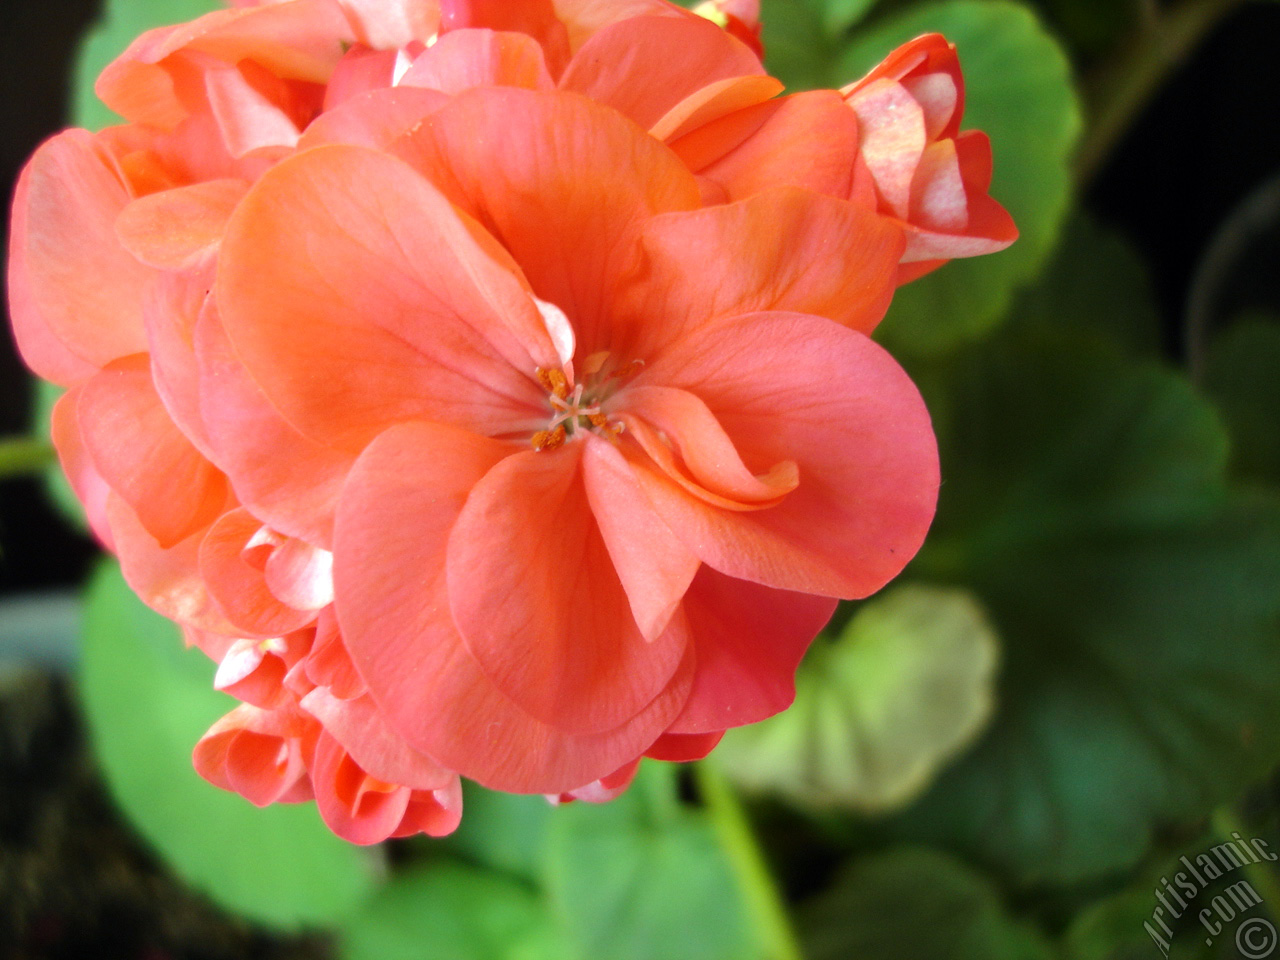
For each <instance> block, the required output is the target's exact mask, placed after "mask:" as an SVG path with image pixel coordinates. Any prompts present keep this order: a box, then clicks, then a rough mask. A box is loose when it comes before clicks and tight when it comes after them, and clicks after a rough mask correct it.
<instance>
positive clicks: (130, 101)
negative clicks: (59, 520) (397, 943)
mask: <svg viewBox="0 0 1280 960" xmlns="http://www.w3.org/2000/svg"><path fill="white" fill-rule="evenodd" d="M713 6H714V10H712V11H711V12H713V13H717V14H722V15H723V16H721V17H720V18H719V20H721V21H723V25H724V26H725V27H730V26H732V22H731V20H730V19H729V18H736V20H737V21H738V22H739V23H740V24H741V25H742V26H743V29H745V30H746V31H747V34H748V35H747V36H746V39H747V40H750V31H751V30H754V28H755V26H756V25H757V21H756V20H755V12H754V8H753V7H752V5H751V4H746V3H723V4H721V3H717V4H714V5H713ZM717 22H719V21H717ZM717 22H713V20H710V19H707V18H705V17H701V16H696V15H694V14H692V13H690V12H689V11H686V10H682V9H680V8H678V7H675V6H673V5H671V4H667V3H665V2H662V0H555V2H554V3H553V2H552V0H526V2H520V3H512V2H497V0H470V2H462V0H443V2H436V0H341V2H340V0H283V2H278V3H241V4H239V5H238V6H237V7H236V8H235V9H229V10H223V11H218V12H216V13H213V14H210V15H208V16H206V17H203V18H201V19H200V20H197V21H195V22H193V23H191V24H186V25H181V26H178V27H173V28H166V29H163V30H160V31H153V32H151V33H149V34H146V35H144V36H143V37H142V38H139V40H138V41H137V42H136V43H135V44H133V45H132V46H131V47H130V48H129V50H128V51H127V52H126V53H125V54H124V55H123V56H122V57H121V58H120V59H119V60H118V61H116V63H114V64H113V65H112V66H111V67H109V68H108V69H107V71H106V72H104V74H103V76H102V78H101V80H100V82H99V90H100V92H101V94H102V96H103V98H104V99H105V100H106V101H107V102H108V103H109V104H110V105H111V106H112V107H113V108H115V109H116V110H117V111H119V112H121V113H122V114H123V115H124V116H125V117H126V119H127V120H128V121H129V122H128V123H127V124H125V125H123V126H120V127H114V128H110V129H108V130H106V131H103V132H102V133H99V134H96V135H95V134H89V133H87V132H85V131H76V130H73V131H67V132H65V133H63V134H61V135H59V136H58V137H55V138H54V139H53V140H51V141H50V142H49V143H47V144H45V145H44V146H43V147H42V148H41V149H40V150H39V151H38V152H37V154H36V155H35V156H34V157H33V158H32V160H31V162H30V163H29V164H28V166H27V168H26V170H25V171H24V173H23V176H22V179H21V181H20V183H19V186H18V190H17V193H16V196H15V200H14V216H13V231H12V235H11V239H10V260H9V262H10V268H9V269H10V300H11V303H10V306H11V313H12V315H13V322H14V329H15V334H16V336H17V339H18V342H19V345H20V348H21V350H22V352H23V355H24V357H25V358H26V360H27V362H28V363H29V364H30V366H31V367H32V368H33V369H34V370H36V371H37V372H38V373H39V374H41V375H42V376H45V377H47V378H48V379H51V380H53V381H55V382H57V383H59V384H62V385H63V386H66V387H68V388H69V389H68V391H67V393H66V394H65V396H64V397H63V398H62V399H61V401H60V402H59V403H58V405H57V407H56V409H55V411H54V418H53V437H54V441H55V444H56V445H57V447H58V450H59V454H60V456H61V458H62V462H63V465H64V468H65V469H66V471H67V474H68V476H69V478H70V480H71V482H72V485H73V488H74V489H75V490H76V492H77V494H78V495H79V496H80V498H81V500H82V501H83V502H84V503H85V506H86V509H87V512H88V515H89V518H90V522H91V524H92V526H93V529H94V531H95V532H96V533H97V535H98V537H99V538H100V539H101V540H102V542H103V543H104V544H105V545H107V546H108V547H109V548H110V549H112V550H113V551H114V552H115V553H116V554H117V555H118V556H119V558H120V561H121V565H122V569H123V570H124V573H125V577H126V579H127V580H128V581H129V583H130V585H131V586H132V587H133V588H134V589H135V590H136V591H137V592H138V594H139V596H141V597H142V598H143V599H144V600H145V601H146V602H147V603H148V604H149V605H150V606H152V607H153V608H154V609H156V610H158V611H160V612H161V613H163V614H165V615H166V616H168V617H170V618H172V619H173V620H175V621H176V622H178V623H179V624H181V625H182V627H183V629H184V632H185V635H186V636H187V638H188V641H189V642H190V643H192V644H194V645H196V646H198V647H199V648H200V649H201V650H203V651H204V652H205V653H206V654H207V655H208V656H209V657H210V658H211V659H212V660H214V661H215V662H216V663H217V668H216V671H215V674H214V680H213V683H214V685H215V686H216V687H217V688H218V689H220V690H223V691H224V692H226V693H228V694H230V695H232V696H234V697H235V698H237V699H238V700H240V701H241V702H242V704H243V705H242V706H240V707H238V708H237V709H235V710H233V711H232V712H231V713H229V714H228V715H227V716H226V717H225V718H224V719H223V720H221V721H219V722H218V723H217V724H216V725H215V726H214V727H213V728H212V729H211V730H210V731H209V733H208V734H207V735H206V737H205V738H204V739H203V740H201V742H200V744H199V745H198V746H197V747H196V752H195V762H196V766H197V769H198V770H199V771H200V772H201V774H202V775H203V776H205V777H206V778H207V779H209V780H210V781H212V782H213V783H215V784H217V785H219V786H222V787H224V788H226V789H231V790H235V791H237V792H239V793H241V794H243V795H244V796H245V797H247V798H248V799H249V800H251V801H252V802H254V803H259V804H265V803H271V802H293V801H301V800H309V799H314V800H315V801H316V803H317V806H318V808H319V810H320V813H321V815H322V816H323V817H324V819H325V822H326V823H328V824H329V826H330V827H331V828H332V829H333V830H335V831H336V832H338V833H339V834H340V835H342V836H344V837H346V838H347V839H349V840H351V841H353V842H357V843H372V842H377V841H379V840H382V839H385V838H387V837H390V836H402V835H406V834H409V833H414V832H425V833H428V834H433V835H435V834H440V833H445V832H448V831H449V830H451V829H453V827H454V826H455V825H456V824H457V822H458V817H459V815H460V813H461V794H460V793H459V777H460V776H461V777H469V778H472V779H474V780H477V781H479V782H480V783H482V784H485V785H487V786H490V787H493V788H496V789H502V790H509V791H514V792H523V793H542V794H545V795H547V796H548V797H551V798H555V799H557V800H571V799H578V800H587V801H593V802H601V801H605V800H608V799H609V798H611V797H613V796H615V795H616V794H617V793H619V792H620V791H622V790H624V789H625V788H626V786H627V784H628V783H629V782H630V780H631V778H632V777H633V776H634V773H635V770H636V766H637V764H638V762H639V760H640V758H641V757H642V756H649V757H653V758H656V759H661V760H668V761H677V762H679V761H688V760H693V759H697V758H699V757H702V756H704V755H705V754H706V753H707V752H709V751H710V750H711V749H712V748H714V746H715V745H716V743H717V742H718V740H719V738H720V737H721V735H722V734H723V732H724V731H725V730H726V729H727V728H730V727H733V726H738V725H742V724H747V723H752V722H755V721H758V720H761V719H764V718H765V717H768V716H770V715H772V714H774V713H776V712H778V711H779V710H782V709H784V708H785V707H786V706H787V705H788V704H789V703H790V700H791V698H792V696H793V695H794V687H793V674H794V671H795V668H796V665H797V664H798V663H799V661H800V659H801V657H802V656H803V654H804V651H805V649H806V648H807V646H808V644H809V643H810V641H811V640H812V638H813V637H814V636H815V635H816V633H817V632H818V631H819V630H820V629H821V628H822V626H823V625H824V624H825V622H826V621H827V619H828V618H829V617H830V615H831V612H832V610H833V609H834V606H835V603H836V602H837V600H838V599H840V598H853V597H863V596H867V595H868V594H870V593H873V592H874V591H876V590H878V589H879V588H880V587H881V586H883V585H884V584H885V583H886V582H887V581H888V580H890V579H891V578H892V577H894V576H895V575H896V574H897V573H898V572H899V571H900V570H901V569H902V567H903V566H904V565H905V564H906V562H907V561H908V560H909V559H910V558H911V556H912V555H913V554H914V553H915V551H916V549H917V548H918V547H919V545H920V543H921V541H922V539H923V537H924V535H925V532H926V530H927V528H928V525H929V522H930V520H931V518H932V514H933V509H934V503H935V498H936V493H937V487H938V482H939V478H938V464H937V456H936V450H935V445H934V439H933V434H932V430H931V427H930V422H929V417H928V414H927V412H926V410H925V409H924V406H923V403H922V401H921V399H920V397H919V395H918V393H917V392H916V390H915V388H914V387H913V385H912V384H911V383H910V381H909V380H908V378H907V377H906V375H905V374H904V373H903V372H902V370H901V369H900V368H899V367H898V366H897V364H896V363H895V362H894V361H893V360H892V359H891V358H890V357H889V356H888V355H887V354H886V353H885V352H884V351H883V350H882V349H881V348H879V347H878V346H876V345H875V344H874V343H873V342H872V341H871V340H870V339H869V338H868V334H869V333H870V332H871V330H872V329H873V328H874V327H875V326H876V324H877V323H878V322H879V321H880V319H881V318H882V317H883V315H884V313H885V310H886V309H887V307H888V305H889V302H890V299H891V297H892V295H893V292H894V289H895V287H896V286H897V284H898V283H899V282H901V281H902V280H903V279H905V278H906V277H904V272H918V271H920V270H921V269H923V268H924V266H932V265H933V264H934V263H935V262H936V261H938V260H940V259H945V258H947V257H950V256H960V255H968V254H970V253H977V252H983V250H989V249H996V248H997V247H998V246H1001V245H1003V244H1004V243H1006V242H1008V241H1009V240H1011V239H1012V233H1011V227H1009V228H1008V229H1005V230H1004V232H1003V233H1000V234H999V237H995V236H994V235H993V236H987V234H994V233H996V232H997V231H994V230H988V229H987V227H988V226H990V225H991V224H992V223H994V222H995V221H997V220H999V216H998V215H997V214H996V213H994V212H993V211H994V210H998V208H997V207H995V206H994V203H993V202H992V201H990V199H989V198H988V197H986V194H985V182H983V176H982V174H983V173H984V171H986V173H987V174H989V156H988V162H987V163H986V166H985V167H982V166H981V165H978V167H975V166H974V162H973V161H972V159H971V157H972V156H973V155H974V154H975V151H974V149H973V144H975V143H978V142H979V141H978V139H977V137H975V136H974V135H971V134H958V133H957V131H958V124H959V117H960V112H961V107H962V93H961V92H960V91H961V87H960V81H959V74H958V68H956V67H955V62H954V57H952V58H951V59H947V54H946V53H945V52H942V53H939V52H938V51H936V50H935V47H936V44H935V43H934V41H933V40H930V39H929V38H925V40H924V41H921V42H920V43H921V44H922V47H921V49H922V50H924V51H925V53H921V52H920V51H919V50H916V49H915V47H913V46H912V45H908V47H907V48H904V50H905V51H906V52H905V53H903V54H902V55H900V56H897V57H896V58H890V60H889V61H887V62H886V65H885V66H884V67H882V68H881V72H880V73H873V74H872V75H871V76H870V77H869V78H868V79H867V80H865V81H863V82H862V83H861V84H860V85H857V86H856V87H855V88H851V91H846V92H845V93H843V94H842V93H838V92H835V91H817V92H814V93H805V94H797V95H794V96H778V94H779V93H780V91H781V85H780V84H779V83H778V82H777V81H776V80H773V79H772V78H770V77H768V76H767V75H766V74H765V73H764V70H763V68H762V67H761V65H760V61H759V58H758V57H757V55H756V53H755V52H753V50H752V48H751V47H750V46H749V45H748V44H747V43H744V42H743V41H742V40H741V39H739V38H738V37H736V36H735V35H734V33H733V32H731V31H730V30H728V29H722V28H721V26H717ZM735 29H736V28H735ZM738 32H739V33H741V32H742V30H738ZM673 50H676V51H681V55H679V56H672V55H671V51H673ZM946 50H949V48H946ZM929 51H933V52H929ZM935 53H936V54H937V55H936V56H935ZM939 76H945V77H946V78H949V81H948V82H950V84H951V87H949V88H947V89H950V90H951V91H952V92H953V93H954V96H951V95H950V94H948V93H947V90H944V89H943V88H944V87H945V84H944V83H943V82H942V81H939V80H937V79H936V78H937V77H939ZM894 91H906V93H907V94H909V95H910V97H911V98H912V101H911V102H912V103H913V104H915V107H913V108H912V109H913V110H914V111H915V112H914V114H912V115H913V116H915V117H917V119H919V124H917V126H916V127H913V128H912V130H915V131H916V134H919V135H918V136H917V135H916V134H912V136H905V135H903V136H898V135H897V134H895V133H894V132H893V131H892V130H890V129H888V127H889V124H888V121H887V120H885V116H886V114H884V112H883V110H884V109H886V108H882V106H881V105H880V104H882V103H888V102H889V101H891V100H892V98H893V97H895V96H899V95H898V94H897V93H895V92H894ZM949 96H950V97H951V98H950V99H948V97H949ZM878 98H879V99H878ZM894 109H896V108H894ZM878 111H879V112H878ZM907 112H908V113H909V112H910V111H907ZM904 122H905V121H904ZM917 128H918V129H917ZM920 131H923V133H920ZM922 138H923V139H922ZM982 143H983V144H985V141H982ZM894 144H900V147H895V146H894ZM964 144H968V146H963V145H964ZM948 145H950V146H948ZM895 149H900V150H901V155H900V156H899V155H898V154H895V153H894V151H895ZM948 150H949V151H950V153H948ZM948 156H949V157H952V158H953V159H954V160H955V163H954V164H952V166H951V167H948V166H947V164H948V162H949V161H947V157H948ZM949 170H950V171H951V172H950V173H949V172H948V171H949ZM956 170H959V174H958V176H959V178H960V179H959V182H960V184H961V189H959V192H957V191H956V190H955V189H952V188H953V187H954V185H955V177H954V176H952V175H951V174H952V173H954V172H955V171H956ZM975 170H976V172H975ZM907 181H910V183H909V188H908V187H904V186H903V184H904V183H905V182H907ZM904 190H906V192H905V193H904V192H903V191H904ZM948 190H950V191H951V193H950V194H949V196H950V200H949V201H945V198H944V200H939V197H940V196H942V195H943V194H945V193H946V192H947V191H948ZM947 203H950V204H951V207H954V206H955V205H956V204H962V205H964V206H965V210H966V211H967V212H966V213H965V216H967V218H968V219H967V220H965V222H964V223H961V222H960V215H959V214H958V213H957V212H956V210H955V209H951V208H948V209H950V214H948V215H950V216H951V217H952V219H951V220H946V219H945V217H944V216H943V213H945V211H942V212H940V210H942V208H943V207H946V206H947ZM984 211H985V212H984ZM1000 213H1001V214H1002V213H1003V211H1000ZM1001 229H1004V228H1001ZM984 231H985V233H984ZM979 235H981V237H980V239H981V242H982V243H985V244H986V246H985V247H982V246H981V244H977V241H975V240H974V238H975V237H979ZM1000 238H1003V239H1000ZM966 244H969V245H968V246H966ZM975 244H977V245H975ZM979 247H981V249H979ZM922 265H923V266H922Z"/></svg>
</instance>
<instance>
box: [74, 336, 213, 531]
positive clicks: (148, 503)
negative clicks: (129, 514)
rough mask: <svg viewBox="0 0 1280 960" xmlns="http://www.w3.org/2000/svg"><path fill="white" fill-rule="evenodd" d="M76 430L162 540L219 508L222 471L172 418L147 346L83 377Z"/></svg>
mask: <svg viewBox="0 0 1280 960" xmlns="http://www.w3.org/2000/svg"><path fill="white" fill-rule="evenodd" d="M78 409H79V418H80V433H81V436H82V437H83V438H84V443H85V448H86V449H87V450H88V451H89V455H90V457H92V458H93V463H94V466H95V467H96V468H97V470H98V473H100V474H101V475H102V477H103V479H105V480H106V481H107V483H108V485H109V486H110V487H111V489H112V490H114V491H116V493H118V494H119V495H120V496H121V497H122V498H123V499H124V500H125V501H126V502H128V504H129V505H130V507H132V508H133V510H134V512H135V514H136V515H137V517H138V519H139V521H141V523H142V525H143V526H144V527H145V528H146V529H147V531H148V532H149V533H150V534H151V535H152V536H153V537H155V538H156V540H157V541H158V542H159V543H160V545H161V547H165V548H167V547H171V546H173V545H174V544H176V543H177V542H178V541H180V540H183V539H185V538H186V537H188V536H189V535H191V534H192V533H193V532H194V531H196V530H197V529H200V528H202V527H205V526H208V524H209V523H210V522H212V521H213V519H214V518H215V517H216V516H217V515H218V512H219V511H220V510H221V508H222V504H223V502H224V501H225V499H226V496H227V484H226V480H225V478H224V477H223V475H222V473H221V472H220V471H219V470H218V469H217V468H216V467H215V466H214V465H213V464H211V463H210V462H209V461H208V460H206V459H205V458H204V457H203V456H202V455H201V454H200V451H198V450H197V449H196V448H195V447H194V446H192V444H191V441H189V440H188V439H187V438H186V436H184V435H183V433H182V432H181V431H180V430H179V429H178V428H177V426H175V425H174V422H173V420H172V419H171V418H170V416H169V412H168V411H167V410H166V409H165V408H164V404H162V403H161V402H160V397H159V396H158V395H157V394H156V391H155V386H154V384H153V383H152V380H151V364H150V360H149V358H148V357H147V355H146V354H137V355H135V356H132V357H125V358H124V359H122V360H116V361H115V362H113V363H111V364H109V365H108V366H107V367H106V368H105V369H103V371H102V372H101V373H98V374H96V375H95V376H94V377H93V378H92V379H91V380H89V381H88V382H87V383H86V384H85V385H84V389H83V391H82V393H81V395H80V401H79V404H78Z"/></svg>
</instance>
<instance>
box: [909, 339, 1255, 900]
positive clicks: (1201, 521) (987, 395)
mask: <svg viewBox="0 0 1280 960" xmlns="http://www.w3.org/2000/svg"><path fill="white" fill-rule="evenodd" d="M1013 332H1014V331H1013V330H1012V329H1011V330H1010V331H1009V333H1010V334H1012V333H1013ZM1032 333H1034V334H1035V335H1034V336H1032V335H1031V334H1032ZM1001 341H1002V342H1001V343H1000V344H999V345H998V346H995V345H993V346H989V347H987V348H985V349H979V350H971V351H967V352H966V353H965V354H963V355H961V356H960V357H957V358H956V360H955V362H954V363H953V364H951V369H950V371H949V374H948V375H947V376H944V377H940V378H936V379H933V380H929V379H928V378H926V387H927V389H926V395H927V396H928V397H929V399H930V404H931V407H932V408H933V409H934V410H935V411H938V412H939V413H940V414H941V419H942V421H943V424H944V428H943V429H940V430H939V436H940V438H941V440H942V464H943V476H944V478H945V481H944V484H943V487H942V499H941V504H940V509H939V514H938V521H937V523H936V525H935V529H934V531H933V533H932V535H931V538H930V540H929V541H928V542H927V543H926V545H925V548H924V550H923V551H922V552H921V555H920V557H919V559H918V561H917V563H916V566H915V567H914V572H915V574H916V575H917V576H924V577H927V578H929V579H931V580H934V581H938V582H952V583H955V584H957V585H960V586H965V587H967V588H969V589H971V590H972V591H973V592H974V593H975V594H976V595H977V596H978V597H979V598H980V599H981V600H982V602H983V604H984V605H985V607H986V608H987V610H988V611H989V613H990V614H991V617H992V619H993V621H994V623H995V626H996V629H997V631H998V632H999V635H1000V637H1001V641H1002V645H1003V656H1004V664H1005V666H1004V671H1003V674H1002V678H1001V685H1000V690H999V695H998V699H999V703H1000V708H999V712H998V715H997V718H996V720H995V722H993V724H992V726H991V727H990V728H989V729H988V732H987V734H985V735H984V737H983V738H982V739H981V740H980V741H979V743H978V745H977V746H976V747H975V749H974V750H973V751H972V752H970V753H968V754H967V755H966V756H965V757H964V758H962V759H961V761H960V762H959V763H958V764H957V765H956V766H954V767H952V768H951V769H949V770H948V771H946V772H944V773H943V775H942V776H941V777H940V778H939V780H938V781H937V782H936V784H935V785H934V787H933V788H932V789H931V790H930V791H929V792H928V793H927V794H925V796H924V797H923V798H922V799H921V800H920V801H919V802H918V803H917V804H915V805H913V806H912V807H911V808H909V809H908V810H907V811H906V812H905V813H904V814H903V815H902V816H901V817H900V818H899V819H898V820H897V821H896V823H895V827H896V829H897V831H898V832H899V833H902V834H906V835H910V836H913V837H917V838H920V837H926V838H929V839H932V840H936V841H939V842H945V843H949V844H951V845H953V846H955V847H957V848H959V849H961V850H963V851H965V852H967V853H968V854H970V855H972V856H973V857H975V858H977V859H980V860H985V861H987V862H989V863H991V864H993V865H995V866H998V867H1000V868H1001V869H1002V870H1003V871H1005V872H1006V873H1007V874H1009V875H1010V876H1011V877H1012V878H1014V879H1015V880H1018V881H1021V882H1024V883H1049V882H1066V881H1074V880H1082V879H1085V878H1090V877H1094V876H1097V875H1100V874H1103V873H1105V872H1108V871H1111V870H1115V869H1118V868H1122V867H1125V866H1128V865H1130V864H1132V863H1134V862H1135V861H1136V860H1137V859H1138V858H1139V857H1140V856H1141V855H1142V854H1143V852H1144V851H1145V850H1146V849H1147V847H1148V845H1149V843H1150V841H1151V838H1152V836H1153V834H1154V833H1155V832H1156V831H1157V830H1158V829H1160V828H1161V827H1162V826H1165V825H1168V824H1171V823H1175V822H1178V821H1182V820H1185V819H1189V818H1195V817H1198V816H1201V815H1203V814H1204V813H1205V812H1206V811H1208V810H1209V809H1210V808H1212V806H1213V805H1214V804H1216V803H1219V802H1221V801H1223V800H1224V799H1226V798H1228V797H1230V796H1232V794H1233V793H1234V792H1235V791H1238V790H1239V789H1240V788H1241V787H1242V786H1243V785H1245V784H1247V783H1248V782H1250V781H1251V780H1252V779H1255V778H1258V777H1260V776H1262V775H1264V774H1265V773H1266V772H1267V771H1268V770H1269V769H1270V768H1271V766H1272V765H1273V764H1274V763H1275V762H1276V759H1277V757H1278V756H1280V701H1277V699H1276V697H1275V690H1276V686H1277V683H1280V505H1277V503H1276V502H1275V501H1273V500H1259V499H1248V500H1246V499H1243V498H1241V497H1239V496H1236V495H1232V494H1231V493H1230V491H1229V490H1228V489H1227V487H1226V484H1225V481H1224V478H1223V474H1224V460H1225V453H1226V438H1225V436H1224V434H1223V431H1222V428H1221V425H1220V424H1219V422H1218V420H1217V418H1216V417H1215V416H1214V413H1213V411H1212V409H1211V408H1210V407H1209V406H1208V404H1206V403H1205V402H1204V401H1203V400H1202V399H1200V398H1199V397H1198V396H1197V395H1196V394H1195V393H1194V392H1193V390H1192V389H1191V388H1190V386H1189V385H1188V384H1187V383H1186V382H1185V381H1184V380H1183V379H1182V378H1180V377H1178V376H1176V375H1175V374H1173V373H1170V372H1167V371H1165V370H1163V369H1161V368H1159V367H1157V366H1155V365H1143V366H1135V365H1132V364H1127V363H1125V362H1124V361H1122V360H1121V359H1120V358H1119V357H1118V356H1116V355H1114V354H1112V353H1110V352H1108V351H1101V350H1095V349H1085V348H1084V347H1082V346H1080V345H1073V344H1072V342H1071V341H1069V340H1067V339H1066V338H1063V337H1060V336H1059V337H1054V336H1049V335H1047V334H1044V333H1037V332H1036V331H1030V332H1026V331H1024V332H1022V335H1020V336H1017V337H1014V336H1012V335H1008V336H1005V337H1003V338H1001Z"/></svg>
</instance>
